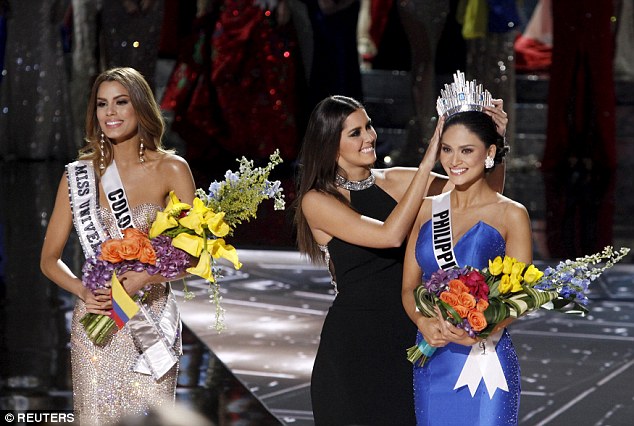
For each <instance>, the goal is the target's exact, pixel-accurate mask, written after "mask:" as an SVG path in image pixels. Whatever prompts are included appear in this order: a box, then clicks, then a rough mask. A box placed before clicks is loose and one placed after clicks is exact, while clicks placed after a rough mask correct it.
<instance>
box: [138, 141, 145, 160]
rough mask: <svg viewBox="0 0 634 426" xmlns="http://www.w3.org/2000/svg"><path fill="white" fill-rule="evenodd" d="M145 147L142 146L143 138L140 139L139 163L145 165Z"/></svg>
mask: <svg viewBox="0 0 634 426" xmlns="http://www.w3.org/2000/svg"><path fill="white" fill-rule="evenodd" d="M144 154H145V147H144V146H143V138H141V144H140V145H139V163H145V156H144Z"/></svg>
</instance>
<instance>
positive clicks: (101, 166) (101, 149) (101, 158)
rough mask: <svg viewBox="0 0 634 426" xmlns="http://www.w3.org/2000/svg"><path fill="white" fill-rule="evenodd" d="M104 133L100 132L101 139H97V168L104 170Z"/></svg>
mask: <svg viewBox="0 0 634 426" xmlns="http://www.w3.org/2000/svg"><path fill="white" fill-rule="evenodd" d="M105 137H106V136H105V135H104V134H103V132H101V140H100V141H99V170H104V169H105V168H106V154H105V150H106V140H105Z"/></svg>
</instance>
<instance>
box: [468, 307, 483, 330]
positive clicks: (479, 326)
mask: <svg viewBox="0 0 634 426" xmlns="http://www.w3.org/2000/svg"><path fill="white" fill-rule="evenodd" d="M467 320H468V321H469V324H471V328H472V329H473V331H482V330H484V329H485V328H486V326H487V320H486V318H484V314H483V313H482V312H480V311H478V310H476V309H473V310H471V311H469V315H467Z"/></svg>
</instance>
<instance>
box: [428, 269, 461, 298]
mask: <svg viewBox="0 0 634 426" xmlns="http://www.w3.org/2000/svg"><path fill="white" fill-rule="evenodd" d="M453 272H454V270H453V269H452V270H450V271H445V270H442V269H439V270H438V271H436V272H434V273H432V274H431V277H429V280H427V282H425V288H427V291H429V292H430V293H433V294H435V295H439V294H440V293H441V292H442V291H443V290H445V288H447V284H448V283H449V281H451V280H452V279H453V278H451V275H453Z"/></svg>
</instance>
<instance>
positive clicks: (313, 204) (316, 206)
mask: <svg viewBox="0 0 634 426" xmlns="http://www.w3.org/2000/svg"><path fill="white" fill-rule="evenodd" d="M333 202H336V203H338V204H341V202H340V201H339V200H337V199H336V198H335V197H333V196H332V195H330V194H326V193H325V192H321V191H317V190H316V189H311V190H310V191H308V192H307V193H305V194H304V196H303V197H302V209H303V210H304V214H306V213H308V212H310V211H312V210H321V209H320V206H321V207H324V205H328V204H331V203H333Z"/></svg>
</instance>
